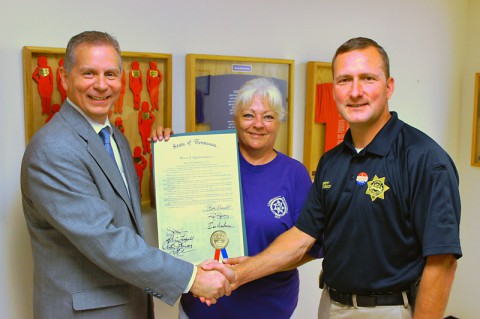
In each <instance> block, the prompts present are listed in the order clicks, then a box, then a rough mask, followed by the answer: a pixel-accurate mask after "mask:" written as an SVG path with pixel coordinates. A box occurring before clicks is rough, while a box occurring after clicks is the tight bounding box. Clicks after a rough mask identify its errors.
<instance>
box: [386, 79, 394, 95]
mask: <svg viewBox="0 0 480 319" xmlns="http://www.w3.org/2000/svg"><path fill="white" fill-rule="evenodd" d="M394 90H395V80H394V79H393V78H392V77H390V78H388V80H387V99H390V97H391V96H392V94H393V91H394Z"/></svg>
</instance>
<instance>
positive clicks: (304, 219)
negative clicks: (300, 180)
mask: <svg viewBox="0 0 480 319" xmlns="http://www.w3.org/2000/svg"><path fill="white" fill-rule="evenodd" d="M391 115H392V116H391V118H390V119H389V121H388V122H387V123H386V124H385V126H384V127H383V128H382V130H381V131H380V132H379V133H378V134H377V136H376V137H375V138H374V140H373V141H372V142H371V143H370V144H368V145H367V146H366V147H365V148H364V149H363V150H362V151H360V152H359V153H357V151H356V150H355V148H354V146H353V143H352V136H351V134H350V131H348V132H347V134H346V135H345V139H344V142H343V143H341V144H339V145H338V146H337V147H335V148H334V149H332V150H331V151H329V152H327V153H325V154H324V155H323V157H322V158H321V159H320V162H319V164H318V167H317V171H316V174H315V181H314V185H313V187H312V189H311V191H310V193H309V195H308V197H307V201H306V203H305V206H304V208H303V211H302V213H301V214H300V217H299V219H298V220H297V223H296V227H297V228H299V229H300V230H301V231H303V232H305V233H307V234H309V235H311V236H313V237H315V238H317V239H322V236H323V237H324V238H323V242H324V249H325V251H324V253H325V257H324V261H323V271H324V278H325V283H326V284H327V286H329V287H331V288H333V289H336V290H338V291H341V292H344V293H357V294H366V293H374V292H380V293H381V292H399V291H402V290H404V289H407V288H408V287H409V285H410V284H411V283H413V282H415V281H416V280H417V279H418V278H420V277H421V275H422V271H423V268H424V266H425V261H426V259H425V258H426V257H427V256H429V255H437V254H454V255H455V256H456V257H457V258H460V257H461V255H462V251H461V247H460V239H459V222H460V195H459V189H458V173H457V170H456V168H455V164H454V163H453V161H452V159H451V158H450V156H449V155H448V154H447V153H446V152H445V151H444V150H443V149H442V148H441V147H440V146H439V145H438V144H437V143H436V142H435V141H433V140H432V139H431V138H430V137H428V136H427V135H426V134H424V133H422V132H421V131H419V130H417V129H415V128H413V127H412V126H410V125H408V124H406V123H404V122H402V121H401V120H399V119H398V117H397V114H396V113H395V112H391Z"/></svg>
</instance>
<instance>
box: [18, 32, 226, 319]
mask: <svg viewBox="0 0 480 319" xmlns="http://www.w3.org/2000/svg"><path fill="white" fill-rule="evenodd" d="M61 74H62V75H61V78H62V83H63V86H64V87H65V88H66V89H67V100H66V101H65V103H64V104H63V105H62V108H61V110H60V111H59V112H58V113H57V114H56V115H55V116H54V117H53V119H52V120H51V121H49V123H47V124H46V125H45V126H44V127H43V128H41V129H40V130H39V131H38V132H37V133H36V134H35V136H34V137H33V138H32V140H31V141H30V143H29V145H28V147H27V149H26V151H25V154H24V158H23V162H22V171H21V187H22V198H23V208H24V214H25V219H26V223H27V226H28V230H29V232H30V237H31V243H32V252H33V259H34V313H35V315H34V316H35V318H48V319H51V318H62V319H64V318H102V319H105V318H115V319H121V318H129V319H130V318H153V303H152V298H151V296H152V295H153V296H155V297H157V298H160V299H161V300H162V301H164V302H165V303H167V304H169V305H172V304H174V303H175V301H176V300H177V299H178V298H179V297H180V295H181V294H182V293H184V292H188V291H191V292H192V293H193V294H194V295H197V296H203V297H206V298H211V300H213V302H215V300H216V299H218V298H219V297H221V296H222V295H229V294H230V292H231V290H230V285H229V283H228V280H227V279H226V278H225V277H224V276H223V275H222V274H220V273H219V272H217V271H204V270H202V269H201V268H200V267H198V268H197V267H196V266H195V265H193V264H191V263H188V262H185V261H182V260H180V259H176V258H174V257H171V256H170V255H168V254H166V253H164V252H162V251H160V250H159V249H157V248H154V247H149V246H148V245H147V244H146V243H145V241H144V239H143V226H142V223H141V218H142V217H141V207H140V192H139V182H138V177H137V175H136V173H135V169H134V165H133V162H132V154H131V151H130V146H129V144H128V141H127V139H126V138H125V136H124V135H123V134H122V133H121V132H120V131H119V130H118V129H116V128H115V127H113V126H112V125H110V123H109V120H108V113H109V110H110V108H111V107H112V105H114V103H115V101H116V100H117V98H118V96H119V94H120V90H121V74H122V60H121V56H120V48H119V45H118V42H117V41H116V40H115V39H114V38H113V37H111V36H110V35H109V34H107V33H103V32H97V31H87V32H83V33H80V34H78V35H76V36H74V37H73V38H72V39H70V41H69V43H68V46H67V50H66V56H65V62H64V66H63V68H62V69H61ZM105 127H106V129H105V130H106V133H107V134H104V133H103V132H105V130H102V129H104V128H105ZM99 132H101V133H100V134H104V135H102V138H104V139H106V141H105V142H108V140H109V139H110V146H108V145H104V142H103V140H102V138H101V137H100V136H99ZM167 135H168V134H166V135H165V137H166V138H167V137H168V136H167ZM107 144H108V143H107ZM110 147H111V148H110ZM107 149H108V150H109V151H107ZM111 151H113V154H111V153H112V152H111Z"/></svg>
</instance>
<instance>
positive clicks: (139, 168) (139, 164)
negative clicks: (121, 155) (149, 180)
mask: <svg viewBox="0 0 480 319" xmlns="http://www.w3.org/2000/svg"><path fill="white" fill-rule="evenodd" d="M141 153H142V149H141V148H140V146H136V147H135V149H134V150H133V165H134V166H135V171H136V172H137V175H138V179H139V180H140V197H141V196H142V179H143V171H144V170H145V168H146V167H147V160H146V159H145V157H143V155H142V154H141Z"/></svg>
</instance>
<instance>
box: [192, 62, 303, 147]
mask: <svg viewBox="0 0 480 319" xmlns="http://www.w3.org/2000/svg"><path fill="white" fill-rule="evenodd" d="M185 68H186V82H185V87H186V109H185V120H186V122H185V127H186V130H187V132H200V131H212V130H228V129H233V128H234V127H235V125H234V124H233V107H234V104H235V103H234V102H235V98H236V95H237V92H238V90H239V89H240V88H241V87H242V85H243V84H245V82H247V81H249V80H252V79H254V78H258V77H267V78H270V79H271V80H272V81H273V82H275V84H276V85H277V86H278V88H279V90H280V92H282V96H283V98H284V107H285V111H286V117H285V119H284V124H283V125H281V126H280V131H279V132H278V136H277V139H276V141H275V149H276V150H278V151H280V152H282V153H285V154H287V155H289V156H291V155H292V138H293V113H294V112H293V110H294V109H293V101H294V98H293V88H294V83H293V75H294V61H293V60H287V59H272V58H254V57H239V56H223V55H207V54H187V56H186V65H185Z"/></svg>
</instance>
